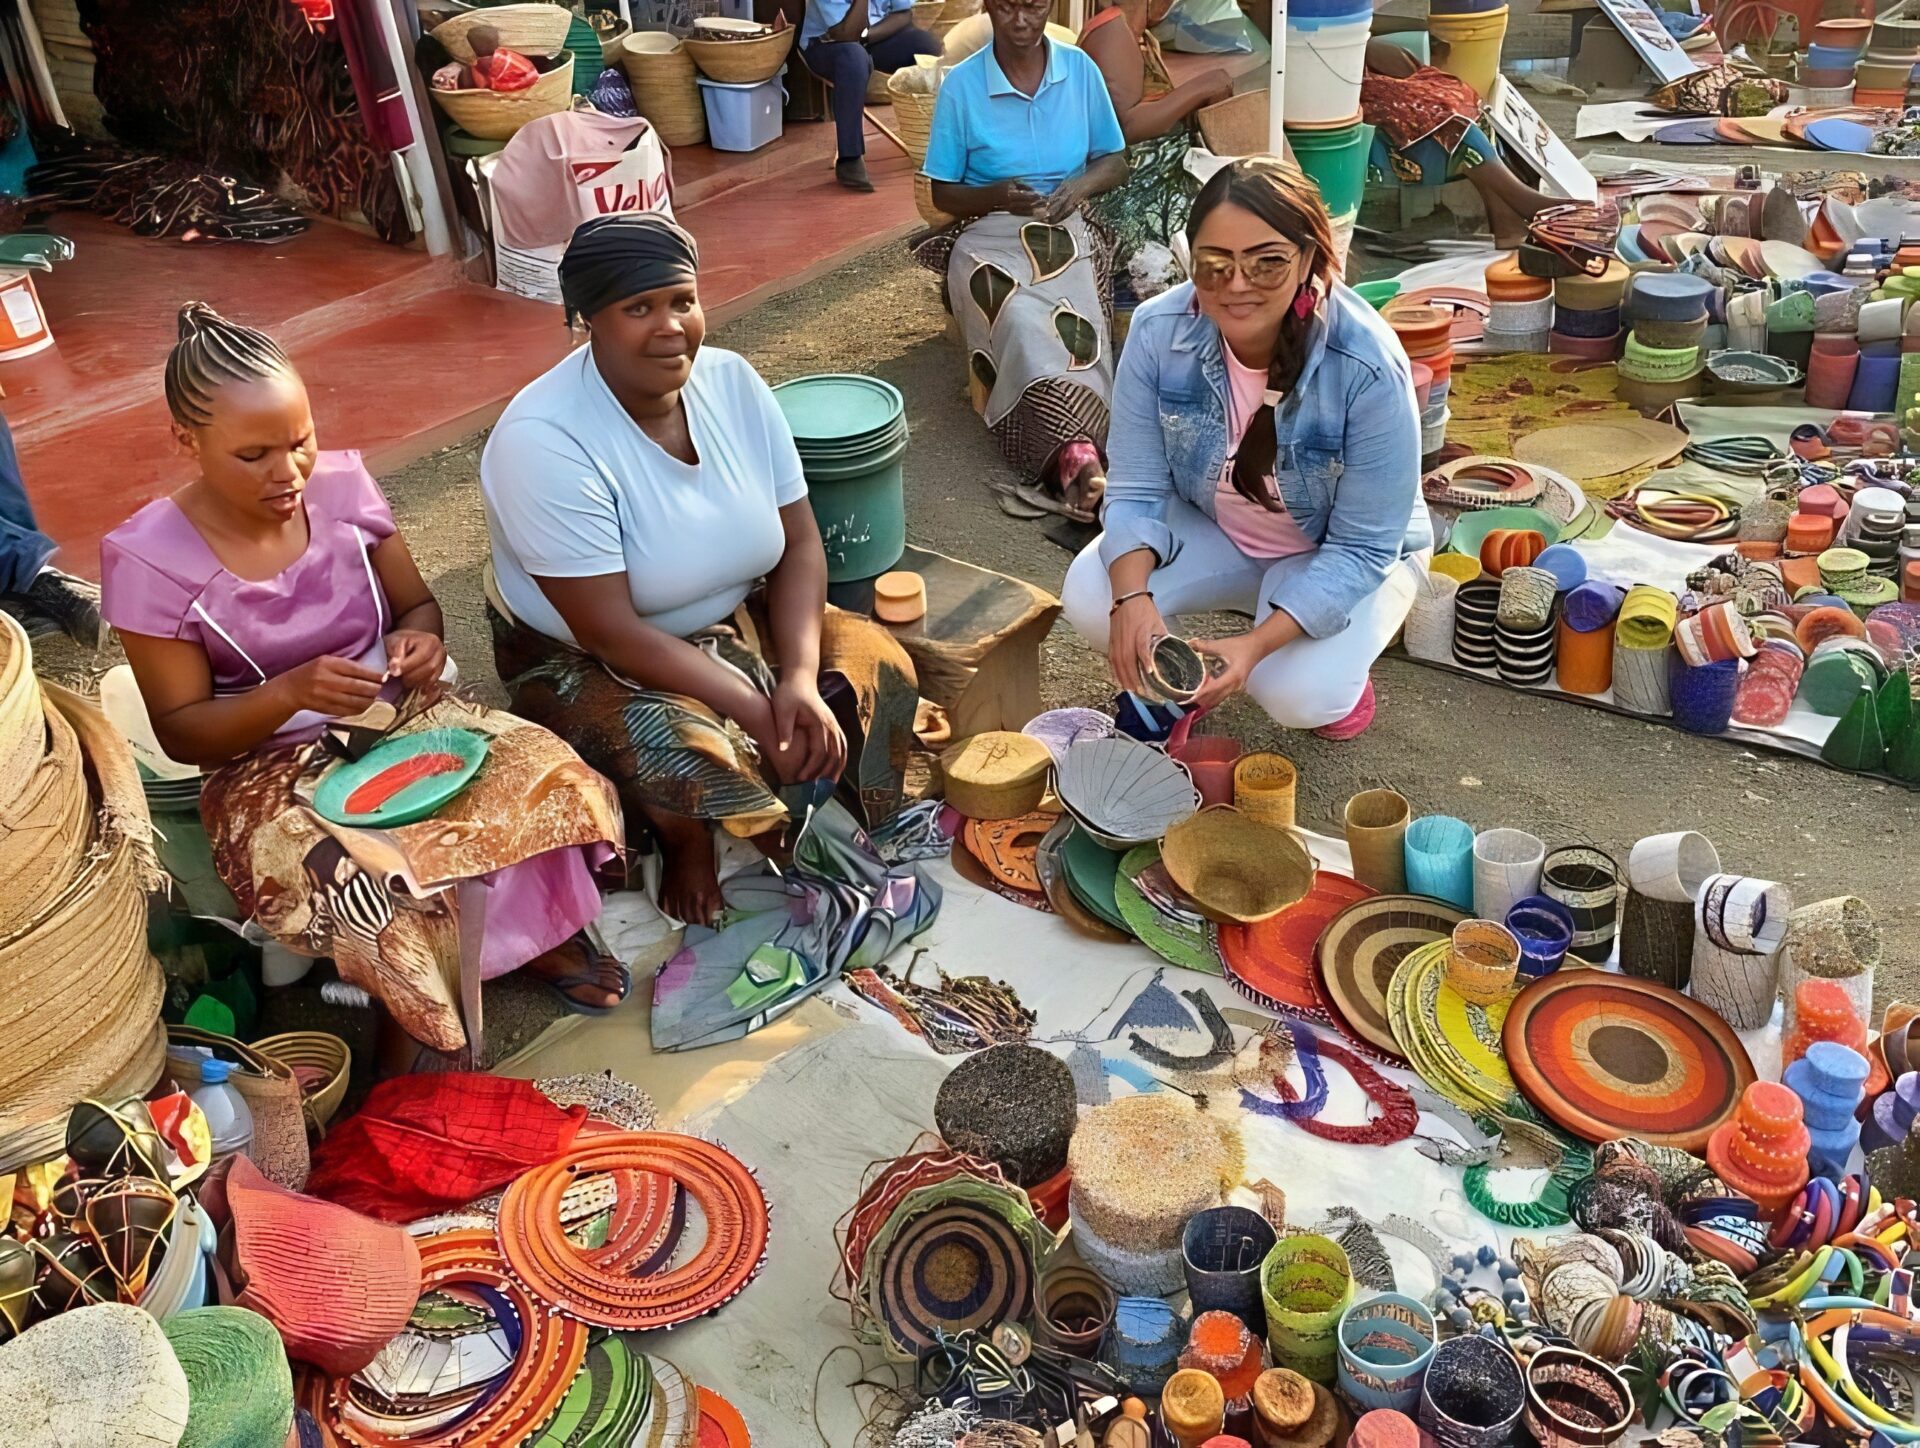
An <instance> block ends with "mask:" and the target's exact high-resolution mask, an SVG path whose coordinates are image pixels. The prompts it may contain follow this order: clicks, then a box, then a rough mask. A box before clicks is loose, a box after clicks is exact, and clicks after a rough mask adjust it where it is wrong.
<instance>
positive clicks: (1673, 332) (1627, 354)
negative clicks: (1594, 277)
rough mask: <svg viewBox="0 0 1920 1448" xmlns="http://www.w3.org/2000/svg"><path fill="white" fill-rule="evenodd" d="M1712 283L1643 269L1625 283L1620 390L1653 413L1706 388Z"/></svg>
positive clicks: (1625, 399)
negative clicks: (1703, 349) (1704, 347)
mask: <svg viewBox="0 0 1920 1448" xmlns="http://www.w3.org/2000/svg"><path fill="white" fill-rule="evenodd" d="M1713 290H1714V288H1713V284H1712V283H1710V282H1708V281H1707V280H1706V279H1705V278H1703V277H1697V276H1694V275H1692V274H1691V273H1688V272H1642V273H1640V274H1639V275H1638V276H1636V277H1634V278H1633V279H1632V282H1631V284H1630V285H1629V286H1628V287H1627V288H1626V294H1625V297H1624V299H1623V302H1622V306H1623V309H1624V312H1625V315H1626V319H1627V322H1628V324H1629V331H1628V332H1627V340H1626V346H1625V348H1624V350H1623V352H1622V355H1621V358H1620V385H1619V388H1618V395H1619V397H1620V400H1621V401H1623V402H1627V403H1631V404H1632V405H1633V406H1634V407H1637V408H1639V409H1640V411H1642V412H1643V413H1647V414H1648V415H1649V416H1651V415H1654V414H1656V413H1659V412H1663V411H1665V410H1666V409H1667V408H1668V407H1670V406H1672V405H1673V404H1674V403H1675V402H1677V401H1679V400H1680V399H1681V398H1684V397H1698V396H1699V395H1700V394H1701V393H1702V392H1703V391H1705V388H1706V376H1705V374H1706V368H1705V366H1704V364H1703V363H1702V361H1701V357H1700V343H1701V340H1702V339H1703V338H1704V337H1705V336H1706V333H1707V302H1708V294H1709V293H1711V292H1712V291H1713Z"/></svg>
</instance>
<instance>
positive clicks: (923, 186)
mask: <svg viewBox="0 0 1920 1448" xmlns="http://www.w3.org/2000/svg"><path fill="white" fill-rule="evenodd" d="M913 204H914V207H915V208H916V209H917V210H918V211H919V213H920V219H921V220H922V221H924V222H926V223H927V225H928V226H952V225H953V223H954V222H955V221H957V220H959V218H958V217H955V216H949V215H947V213H946V212H944V211H942V210H941V209H940V208H939V207H938V206H935V205H934V204H933V181H932V179H931V178H930V177H926V176H922V175H920V174H918V173H917V172H916V173H915V175H914V178H913Z"/></svg>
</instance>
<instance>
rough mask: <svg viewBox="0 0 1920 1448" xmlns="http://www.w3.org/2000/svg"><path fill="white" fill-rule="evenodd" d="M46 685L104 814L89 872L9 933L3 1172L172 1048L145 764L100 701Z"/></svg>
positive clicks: (0, 1143)
mask: <svg viewBox="0 0 1920 1448" xmlns="http://www.w3.org/2000/svg"><path fill="white" fill-rule="evenodd" d="M41 687H42V688H43V689H44V690H45V692H46V695H47V697H48V698H49V699H50V700H51V701H52V703H53V705H54V707H55V708H56V709H58V710H59V711H60V714H61V715H62V717H63V718H64V719H65V720H66V722H67V723H68V724H69V725H70V726H71V727H72V729H73V732H74V735H75V737H76V739H77V740H78V742H79V752H80V756H81V758H82V759H83V760H84V761H85V765H86V768H87V772H88V775H89V778H90V782H91V784H92V786H93V788H92V792H91V794H90V796H89V800H90V803H91V804H92V805H93V806H94V807H95V810H96V814H95V819H94V822H93V826H92V828H91V829H90V830H89V831H87V832H86V833H87V838H88V843H89V848H88V850H87V852H86V858H85V860H84V862H83V863H82V864H81V866H80V868H79V870H78V871H77V872H76V873H75V874H74V875H73V876H72V878H71V879H69V880H66V881H64V882H62V884H61V886H60V888H59V889H57V890H54V891H50V892H48V893H47V894H46V895H44V896H43V897H42V898H41V900H40V901H39V902H37V903H38V904H39V907H40V908H39V909H37V910H36V911H35V912H34V913H33V914H32V916H31V917H30V918H29V919H27V920H25V921H24V922H22V923H21V924H20V925H18V926H17V927H15V928H14V929H13V930H11V931H9V932H7V933H6V934H4V935H0V1002H3V1003H4V1004H0V1024H4V1026H5V1028H6V1030H7V1033H8V1042H9V1048H8V1050H7V1051H6V1052H5V1053H4V1055H0V1172H5V1171H12V1170H13V1169H15V1168H16V1167H19V1166H23V1165H26V1164H28V1163H31V1162H36V1161H42V1160H45V1159H46V1158H47V1157H49V1156H53V1155H56V1154H57V1153H58V1152H59V1150H60V1143H61V1141H62V1139H63V1136H64V1133H65V1129H66V1116H67V1112H68V1111H70V1110H71V1109H72V1108H73V1106H74V1103H76V1102H78V1101H81V1100H84V1099H86V1098H88V1097H94V1098H100V1097H112V1096H116V1095H127V1094H141V1093H144V1092H146V1091H147V1090H148V1089H149V1088H150V1087H151V1086H152V1085H153V1083H154V1081H156V1080H157V1079H158V1078H159V1075H160V1067H161V1062H162V1059H163V1056H164V1045H163V1037H162V1035H161V1031H160V998H161V993H162V990H163V988H164V987H163V982H162V979H161V975H160V966H159V964H158V963H157V962H156V961H155V960H154V958H153V957H152V956H151V955H150V954H148V952H147V899H146V892H147V890H148V889H149V888H150V887H151V886H152V885H154V884H155V883H157V880H158V874H159V871H158V866H157V864H156V862H155V860H154V855H153V836H152V827H151V825H150V824H149V823H148V821H147V804H146V798H145V796H144V794H143V793H142V791H141V788H140V772H139V770H138V769H137V768H136V767H135V765H134V762H133V754H132V751H131V750H130V749H129V748H128V747H127V742H126V740H125V739H123V738H121V737H120V734H119V731H118V730H116V729H115V728H114V727H113V726H112V725H111V724H109V723H108V722H107V720H106V716H105V715H103V714H102V713H101V712H100V711H99V710H98V709H97V708H95V707H94V706H93V705H92V704H91V703H90V702H88V701H87V700H85V699H82V698H80V696H79V695H77V694H72V693H69V692H67V691H66V690H64V689H61V688H58V687H57V686H55V685H52V684H45V685H42V686H41Z"/></svg>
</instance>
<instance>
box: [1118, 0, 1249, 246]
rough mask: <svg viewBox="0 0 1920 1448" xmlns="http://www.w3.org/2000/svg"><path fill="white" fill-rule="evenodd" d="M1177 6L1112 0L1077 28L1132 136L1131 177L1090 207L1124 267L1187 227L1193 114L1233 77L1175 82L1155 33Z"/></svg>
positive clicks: (1220, 94)
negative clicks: (1144, 250) (1150, 245)
mask: <svg viewBox="0 0 1920 1448" xmlns="http://www.w3.org/2000/svg"><path fill="white" fill-rule="evenodd" d="M1172 8H1173V0H1115V3H1113V4H1110V5H1108V6H1106V7H1105V8H1104V9H1102V10H1100V11H1098V12H1097V13H1096V14H1095V15H1093V17H1092V18H1090V19H1089V20H1088V21H1087V23H1086V27H1085V28H1084V29H1083V30H1082V31H1081V32H1080V48H1081V49H1082V50H1084V51H1085V52H1086V53H1087V54H1088V55H1090V56H1092V57H1093V62H1094V64H1095V65H1097V66H1099V67H1100V74H1101V76H1102V77H1103V78H1104V79H1105V80H1106V83H1107V94H1108V95H1109V96H1110V97H1112V100H1113V109H1114V114H1115V115H1116V116H1118V117H1119V120H1120V131H1121V134H1122V135H1124V136H1125V137H1126V138H1127V168H1128V174H1127V184H1126V185H1124V186H1120V187H1116V188H1115V189H1114V190H1112V191H1109V192H1107V194H1106V195H1104V196H1100V197H1097V198H1095V200H1094V201H1093V203H1092V204H1091V206H1089V207H1088V213H1089V214H1090V215H1091V216H1092V217H1093V218H1094V220H1095V221H1097V222H1099V223H1101V224H1102V225H1104V226H1105V227H1106V228H1107V229H1108V230H1109V231H1111V232H1112V233H1113V236H1114V241H1115V245H1116V247H1117V252H1118V255H1117V260H1118V262H1119V264H1120V265H1121V266H1125V265H1126V264H1127V263H1128V262H1129V261H1131V260H1132V259H1133V255H1134V253H1135V252H1137V251H1139V250H1140V248H1141V247H1143V246H1145V245H1146V244H1147V243H1149V242H1161V243H1166V242H1169V241H1171V240H1172V238H1173V237H1174V236H1176V235H1177V234H1178V233H1179V232H1180V231H1181V230H1182V229H1183V228H1184V227H1185V226H1186V224H1187V212H1188V210H1189V208H1191V207H1192V205H1193V198H1194V196H1195V195H1196V194H1197V193H1198V192H1199V190H1200V183H1199V182H1198V181H1196V180H1195V179H1194V178H1193V176H1192V174H1191V173H1190V172H1189V171H1188V170H1187V167H1186V160H1187V150H1188V148H1189V147H1190V146H1192V145H1193V144H1194V128H1193V124H1192V120H1193V114H1194V112H1195V111H1197V110H1199V109H1200V108H1201V107H1202V106H1208V105H1212V104H1213V103H1214V102H1215V101H1223V100H1225V99H1226V98H1227V97H1228V96H1230V95H1232V94H1233V77H1232V76H1230V75H1228V74H1227V72H1226V71H1224V70H1217V69H1216V70H1210V71H1207V72H1206V73H1205V74H1202V75H1197V76H1195V77H1194V78H1193V79H1192V80H1189V81H1187V82H1185V83H1184V84H1182V85H1177V86H1176V85H1175V84H1174V83H1173V80H1172V77H1170V76H1169V75H1168V74H1167V63H1166V60H1165V59H1164V58H1163V57H1162V56H1161V54H1160V42H1159V41H1157V40H1155V39H1154V37H1153V27H1154V26H1156V25H1158V24H1159V23H1160V22H1161V21H1162V20H1164V19H1166V17H1167V12H1168V11H1169V10H1171V9H1172Z"/></svg>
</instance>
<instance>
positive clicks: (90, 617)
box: [0, 417, 105, 649]
mask: <svg viewBox="0 0 1920 1448" xmlns="http://www.w3.org/2000/svg"><path fill="white" fill-rule="evenodd" d="M53 554H54V546H53V539H51V538H49V537H48V536H47V535H46V534H45V533H42V532H41V531H40V527H39V524H38V523H37V522H35V520H34V516H33V504H32V503H30V502H28V501H27V485H26V482H25V480H24V479H22V477H21V476H20V459H19V457H18V456H17V455H16V454H15V453H14V450H13V430H12V429H11V428H9V427H8V426H7V420H6V419H5V418H4V417H0V608H4V609H5V610H6V611H7V612H8V613H10V614H12V615H13V616H14V617H15V618H17V619H19V620H20V624H21V626H22V627H23V628H25V629H26V631H27V636H28V637H29V638H42V637H44V636H46V635H47V634H50V633H53V632H54V631H55V630H58V631H60V632H61V633H64V634H66V636H67V637H68V638H70V639H72V640H73V641H74V642H75V643H77V644H79V645H80V646H81V647H82V648H88V649H97V648H99V647H100V640H101V635H102V633H103V632H104V628H105V626H104V625H103V624H102V623H101V622H100V591H99V590H98V589H97V588H95V587H94V586H93V585H92V584H90V583H84V582H82V581H81V580H80V579H78V578H75V577H73V576H72V575H71V574H67V573H62V572H61V571H60V570H59V569H57V568H55V567H53V565H52V563H51V561H50V560H51V559H52V558H53Z"/></svg>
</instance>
